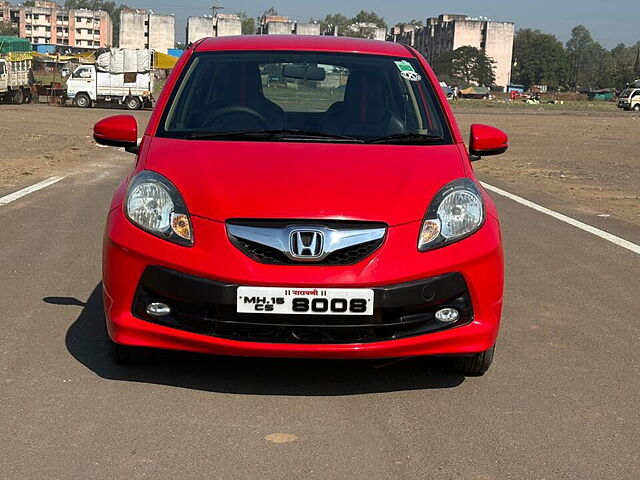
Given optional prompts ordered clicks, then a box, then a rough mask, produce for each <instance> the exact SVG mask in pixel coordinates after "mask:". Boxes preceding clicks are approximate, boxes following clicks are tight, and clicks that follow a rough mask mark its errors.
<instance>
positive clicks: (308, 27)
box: [295, 22, 320, 35]
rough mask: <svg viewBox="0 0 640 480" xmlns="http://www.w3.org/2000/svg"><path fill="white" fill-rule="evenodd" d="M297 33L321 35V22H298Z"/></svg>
mask: <svg viewBox="0 0 640 480" xmlns="http://www.w3.org/2000/svg"><path fill="white" fill-rule="evenodd" d="M295 34H296V35H320V24H319V23H301V22H296V26H295Z"/></svg>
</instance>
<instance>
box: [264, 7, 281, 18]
mask: <svg viewBox="0 0 640 480" xmlns="http://www.w3.org/2000/svg"><path fill="white" fill-rule="evenodd" d="M278 15H280V14H279V13H278V10H276V9H275V7H269V9H268V10H265V11H264V13H263V14H262V16H263V17H276V16H278Z"/></svg>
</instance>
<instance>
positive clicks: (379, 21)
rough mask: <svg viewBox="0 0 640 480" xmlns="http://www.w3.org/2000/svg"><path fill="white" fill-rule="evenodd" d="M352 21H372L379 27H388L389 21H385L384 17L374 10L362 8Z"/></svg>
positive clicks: (361, 22) (360, 22)
mask: <svg viewBox="0 0 640 480" xmlns="http://www.w3.org/2000/svg"><path fill="white" fill-rule="evenodd" d="M352 23H355V24H358V23H359V24H367V23H372V24H374V25H376V26H377V27H380V28H387V23H386V22H385V21H384V18H381V17H379V16H378V14H377V13H376V12H374V11H373V10H372V11H370V12H367V11H366V10H360V13H358V14H357V15H356V16H355V17H353V19H352Z"/></svg>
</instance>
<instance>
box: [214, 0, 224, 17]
mask: <svg viewBox="0 0 640 480" xmlns="http://www.w3.org/2000/svg"><path fill="white" fill-rule="evenodd" d="M220 10H224V7H223V6H222V5H220V2H219V1H218V0H213V5H212V7H211V11H212V12H213V16H214V17H215V16H216V15H218V13H219V12H220Z"/></svg>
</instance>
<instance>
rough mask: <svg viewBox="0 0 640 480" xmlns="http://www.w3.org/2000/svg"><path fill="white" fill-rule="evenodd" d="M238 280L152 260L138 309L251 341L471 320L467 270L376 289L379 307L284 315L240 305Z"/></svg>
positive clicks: (401, 334) (393, 332) (366, 336)
mask: <svg viewBox="0 0 640 480" xmlns="http://www.w3.org/2000/svg"><path fill="white" fill-rule="evenodd" d="M236 289H237V285H229V284H223V283H218V282H214V281H211V280H206V279H202V278H196V277H191V276H187V275H184V274H181V273H178V272H172V271H170V270H166V269H161V268H158V267H150V268H149V269H147V271H145V273H144V275H143V277H142V279H141V282H140V285H139V287H138V291H137V294H136V297H135V300H134V305H133V313H134V314H135V316H137V317H139V318H141V319H143V320H146V321H149V322H153V323H156V324H160V325H164V326H167V327H171V328H176V329H179V330H185V331H189V332H193V333H198V334H202V335H208V336H214V337H220V338H227V339H232V340H239V341H250V342H271V343H304V344H348V343H366V342H377V341H385V340H394V339H399V338H406V337H411V336H417V335H423V334H426V333H430V332H435V331H438V330H443V329H447V328H453V327H456V326H460V325H463V324H466V323H469V322H470V321H471V319H472V309H471V302H470V299H469V296H468V291H467V287H466V284H465V282H464V279H463V277H462V275H460V274H457V273H454V274H449V275H443V276H439V277H434V278H431V279H428V280H424V281H420V282H411V283H406V284H399V285H392V286H388V287H379V288H374V303H375V308H374V314H373V315H371V316H361V315H354V316H343V315H282V314H253V313H237V312H236ZM151 302H163V303H166V304H168V305H170V306H171V310H172V313H171V315H168V316H165V317H152V316H150V315H148V314H147V313H146V306H147V305H148V304H149V303H151ZM444 306H450V307H455V308H456V309H458V310H459V311H460V313H461V315H460V319H459V320H458V321H457V322H456V323H454V324H449V325H447V324H442V323H440V322H438V321H437V320H435V318H434V314H435V311H436V310H438V309H439V308H442V307H444Z"/></svg>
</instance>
